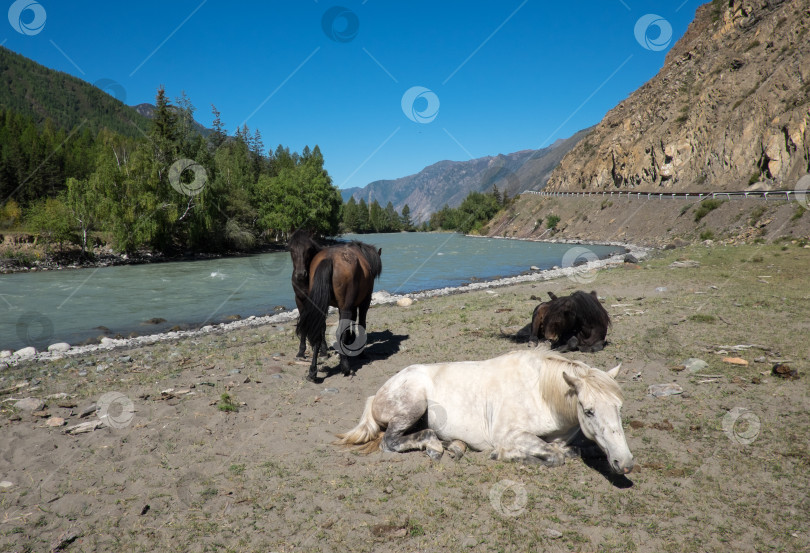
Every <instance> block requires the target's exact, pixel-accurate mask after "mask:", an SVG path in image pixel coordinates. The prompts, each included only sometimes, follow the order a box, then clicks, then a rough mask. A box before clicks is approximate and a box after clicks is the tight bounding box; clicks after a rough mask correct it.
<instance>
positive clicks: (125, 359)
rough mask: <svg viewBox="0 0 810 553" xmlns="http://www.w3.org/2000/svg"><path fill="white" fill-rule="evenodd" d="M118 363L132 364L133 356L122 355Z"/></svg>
mask: <svg viewBox="0 0 810 553" xmlns="http://www.w3.org/2000/svg"><path fill="white" fill-rule="evenodd" d="M118 361H120V362H121V363H132V356H131V355H122V356H121V357H119V358H118Z"/></svg>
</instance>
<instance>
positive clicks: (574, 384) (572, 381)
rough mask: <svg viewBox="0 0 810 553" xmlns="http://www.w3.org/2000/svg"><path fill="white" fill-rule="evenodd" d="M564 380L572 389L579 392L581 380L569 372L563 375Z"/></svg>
mask: <svg viewBox="0 0 810 553" xmlns="http://www.w3.org/2000/svg"><path fill="white" fill-rule="evenodd" d="M562 377H563V380H565V383H566V384H568V385H569V386H571V389H572V390H574V391H577V390H578V389H579V384H580V379H579V378H577V377H576V376H570V375H569V374H568V373H567V372H565V371H563V373H562Z"/></svg>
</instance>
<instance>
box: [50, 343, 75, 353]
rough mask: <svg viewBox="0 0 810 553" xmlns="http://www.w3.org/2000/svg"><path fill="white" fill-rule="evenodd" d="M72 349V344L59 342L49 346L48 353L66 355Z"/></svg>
mask: <svg viewBox="0 0 810 553" xmlns="http://www.w3.org/2000/svg"><path fill="white" fill-rule="evenodd" d="M69 349H70V344H68V343H67V342H57V343H55V344H51V345H50V346H48V351H49V352H51V353H64V352H66V351H68V350H69Z"/></svg>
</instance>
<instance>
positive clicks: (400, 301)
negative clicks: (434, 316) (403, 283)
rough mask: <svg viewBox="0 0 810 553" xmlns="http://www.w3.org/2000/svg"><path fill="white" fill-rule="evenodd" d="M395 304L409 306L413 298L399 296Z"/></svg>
mask: <svg viewBox="0 0 810 553" xmlns="http://www.w3.org/2000/svg"><path fill="white" fill-rule="evenodd" d="M397 305H398V306H400V307H410V306H411V305H413V300H412V299H411V298H399V299H398V300H397Z"/></svg>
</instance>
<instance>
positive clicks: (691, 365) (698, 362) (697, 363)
mask: <svg viewBox="0 0 810 553" xmlns="http://www.w3.org/2000/svg"><path fill="white" fill-rule="evenodd" d="M708 366H709V364H708V363H707V362H706V361H704V360H703V359H698V358H696V357H690V358H689V359H687V360H686V361H684V362H683V368H684V369H686V370H687V371H688V372H689V373H690V374H691V373H696V372H700V371H702V370H704V369H706V367H708Z"/></svg>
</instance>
